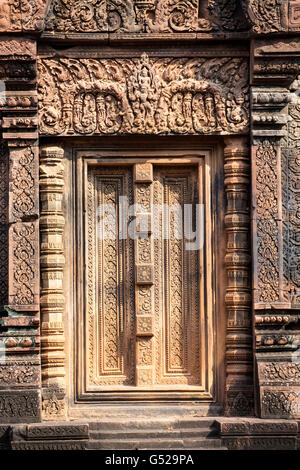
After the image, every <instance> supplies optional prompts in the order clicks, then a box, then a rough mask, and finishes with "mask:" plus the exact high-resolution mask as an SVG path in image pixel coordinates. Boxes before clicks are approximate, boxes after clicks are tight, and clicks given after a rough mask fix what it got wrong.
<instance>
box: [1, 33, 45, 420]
mask: <svg viewBox="0 0 300 470" xmlns="http://www.w3.org/2000/svg"><path fill="white" fill-rule="evenodd" d="M35 64H36V44H35V42H34V41H33V40H29V39H25V38H23V39H12V40H11V39H9V38H7V37H3V38H1V39H0V80H1V81H2V82H1V85H2V86H1V88H2V90H4V89H5V93H3V96H2V97H1V98H2V99H1V103H0V108H1V116H2V121H1V127H2V142H1V150H0V165H1V174H0V186H1V191H2V194H1V209H0V212H1V215H0V217H1V221H0V224H1V226H0V236H1V242H2V243H3V244H2V246H1V262H0V263H1V278H2V279H1V301H0V302H1V305H0V309H1V311H0V317H1V318H0V350H1V352H0V353H1V358H0V421H1V422H11V423H13V422H35V421H39V420H40V358H39V260H38V258H39V221H38V215H39V198H38V140H37V139H38V134H37V93H36V67H35ZM2 276H3V277H2Z"/></svg>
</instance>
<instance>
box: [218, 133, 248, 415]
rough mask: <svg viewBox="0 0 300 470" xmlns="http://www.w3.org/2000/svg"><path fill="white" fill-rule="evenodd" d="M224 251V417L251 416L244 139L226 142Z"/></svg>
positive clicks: (232, 139)
mask: <svg viewBox="0 0 300 470" xmlns="http://www.w3.org/2000/svg"><path fill="white" fill-rule="evenodd" d="M224 153H225V166H224V171H225V190H226V196H227V210H226V214H225V225H226V233H227V249H226V257H225V264H226V269H227V289H226V298H225V299H226V307H227V335H226V403H225V413H226V415H227V416H246V415H251V414H252V413H253V379H252V373H253V366H252V331H251V296H250V253H249V249H250V246H249V238H250V237H249V227H250V225H249V222H250V219H249V210H250V197H249V182H250V181H249V176H250V175H249V170H250V163H249V149H248V145H247V138H245V137H228V138H226V139H225V150H224Z"/></svg>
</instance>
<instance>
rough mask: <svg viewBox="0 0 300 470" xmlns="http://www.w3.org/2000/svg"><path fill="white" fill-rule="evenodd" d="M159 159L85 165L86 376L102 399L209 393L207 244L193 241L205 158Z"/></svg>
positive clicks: (89, 387)
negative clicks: (175, 162) (177, 161)
mask: <svg viewBox="0 0 300 470" xmlns="http://www.w3.org/2000/svg"><path fill="white" fill-rule="evenodd" d="M156 161H158V164H157V165H153V164H152V163H149V162H143V163H135V164H133V165H128V166H124V161H123V165H122V166H104V165H103V166H102V165H100V166H91V167H88V169H87V191H86V196H85V201H86V222H85V236H86V248H85V257H86V262H85V266H86V307H85V325H86V335H85V340H86V348H85V351H86V353H85V354H86V361H85V364H86V372H85V377H86V385H87V389H86V392H88V393H89V392H91V393H92V396H93V394H94V398H96V399H99V398H100V399H101V397H106V398H108V393H109V395H110V399H112V398H113V397H115V398H118V396H121V395H122V394H125V395H126V398H129V399H130V398H138V399H143V398H146V399H147V395H148V393H149V392H151V396H152V397H153V393H154V395H155V394H158V396H159V397H163V398H166V399H168V398H172V396H173V397H174V394H175V395H176V392H180V395H179V394H178V395H177V396H178V397H181V396H182V393H185V394H187V393H188V394H190V393H191V398H192V397H193V396H196V395H197V397H200V395H201V396H203V397H205V398H210V397H211V395H210V390H209V389H208V387H207V375H208V370H207V364H208V362H209V360H208V359H207V354H208V353H207V347H206V346H207V342H206V340H207V338H206V335H207V318H206V315H207V312H205V311H204V302H205V300H204V295H205V294H204V290H205V287H204V280H203V275H204V271H205V269H204V251H205V250H204V248H203V246H201V240H199V235H198V237H197V239H194V240H192V239H193V237H194V233H193V232H194V231H195V223H196V216H197V217H198V219H199V220H197V222H198V224H201V223H202V224H203V220H202V219H201V217H200V215H201V203H202V202H203V197H204V189H203V188H204V186H203V182H202V180H203V162H202V160H201V159H199V162H198V163H196V164H193V165H186V166H182V165H174V166H165V165H164V164H163V163H164V162H163V160H162V161H161V162H160V161H159V160H156ZM198 203H200V205H199V206H196V205H197V204H198ZM133 204H134V205H133ZM199 208H200V209H199ZM196 209H197V210H198V213H197V214H196ZM199 214H200V215H199ZM200 228H201V229H204V227H203V226H202V227H200ZM200 234H201V231H200ZM200 238H201V237H200ZM195 248H196V249H195ZM193 394H196V395H193ZM199 394H200V395H199ZM148 397H149V395H148ZM184 398H185V399H186V398H187V396H185V397H184Z"/></svg>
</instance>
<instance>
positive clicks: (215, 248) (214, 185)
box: [64, 137, 226, 417]
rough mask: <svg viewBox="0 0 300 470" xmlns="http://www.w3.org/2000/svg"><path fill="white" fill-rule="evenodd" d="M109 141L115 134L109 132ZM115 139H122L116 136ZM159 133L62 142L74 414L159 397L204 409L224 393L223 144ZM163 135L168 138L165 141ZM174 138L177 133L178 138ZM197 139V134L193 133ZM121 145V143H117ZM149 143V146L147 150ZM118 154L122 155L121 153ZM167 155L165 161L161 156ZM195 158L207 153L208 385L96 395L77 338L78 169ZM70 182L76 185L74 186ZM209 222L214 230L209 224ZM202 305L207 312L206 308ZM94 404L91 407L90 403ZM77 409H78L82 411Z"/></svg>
mask: <svg viewBox="0 0 300 470" xmlns="http://www.w3.org/2000/svg"><path fill="white" fill-rule="evenodd" d="M111 140H112V141H113V138H111ZM116 140H118V142H119V141H120V140H122V139H120V138H119V137H118V138H116ZM159 140H160V138H159V137H157V138H156V137H151V141H152V142H153V147H152V148H151V147H149V144H146V145H145V144H144V145H143V142H141V146H139V145H137V144H136V142H135V144H132V142H130V143H129V144H128V145H126V142H125V145H118V144H117V143H115V142H114V144H113V145H112V144H111V143H109V144H106V143H105V142H101V144H100V145H99V144H95V145H93V146H92V147H91V146H87V145H86V146H85V145H78V144H76V143H75V144H74V143H73V145H72V144H71V145H70V144H69V142H68V143H67V145H66V147H65V150H66V151H65V155H66V187H67V188H70V190H68V191H67V194H68V197H67V198H66V200H65V219H66V230H65V253H66V258H67V259H73V263H72V266H69V267H68V263H67V264H66V270H65V271H66V272H65V276H64V278H65V296H66V312H65V319H66V325H65V328H66V333H67V338H68V340H67V348H68V354H67V366H66V367H67V370H68V384H67V396H68V401H69V412H70V414H71V415H72V416H73V415H74V416H75V415H76V416H77V417H78V416H81V414H80V413H81V411H82V412H83V409H84V407H86V406H88V409H89V410H90V412H91V409H93V412H92V413H95V412H96V411H95V410H96V409H98V408H101V407H103V406H105V405H106V406H110V405H113V404H114V405H116V404H121V403H123V404H124V403H125V404H126V403H128V404H129V403H131V404H133V403H136V404H140V405H143V404H146V405H149V404H158V403H160V404H161V403H165V404H167V403H176V404H179V403H181V404H183V403H192V402H193V403H194V404H197V403H198V404H201V405H206V406H207V409H208V410H209V408H210V407H211V405H213V404H222V403H223V397H224V369H225V335H226V322H225V302H224V296H225V289H226V281H225V279H226V278H225V270H224V253H225V230H224V198H225V192H224V177H223V148H222V147H223V146H222V142H221V140H218V138H217V139H215V143H208V144H207V143H205V141H204V140H202V142H201V139H199V138H198V139H197V142H196V144H195V143H190V142H189V140H190V139H189V138H185V139H180V145H178V143H177V142H176V143H175V139H174V138H173V139H172V138H171V139H165V142H163V143H160V144H159V145H158V141H159ZM166 140H167V142H166ZM176 140H177V139H176ZM193 140H195V139H193ZM118 147H119V148H118ZM149 148H150V150H149ZM121 155H122V156H121ZM162 158H163V159H166V160H165V161H163V160H162ZM199 158H204V159H205V180H206V183H205V188H206V189H205V191H206V200H207V201H209V202H208V203H209V205H210V214H211V217H210V220H209V224H208V225H207V226H206V230H207V233H210V234H211V236H210V237H209V238H210V247H209V246H208V245H207V250H206V254H205V258H206V269H207V272H210V273H211V276H208V277H209V284H210V287H209V285H207V286H206V293H207V302H208V310H209V313H208V315H209V316H210V319H211V321H210V322H209V323H210V324H209V331H208V334H207V339H208V342H209V349H210V351H211V352H210V354H211V361H210V365H209V369H208V376H209V377H208V378H207V384H208V386H207V390H203V391H200V392H199V391H197V392H186V391H185V390H182V391H180V390H178V391H175V392H168V393H167V394H166V393H165V392H160V391H155V392H153V391H151V390H149V391H148V393H147V396H145V392H146V391H147V389H145V388H143V389H141V390H139V391H134V392H132V391H130V392H121V393H120V392H118V393H115V392H111V391H107V392H104V393H102V394H101V395H100V394H99V396H98V398H97V399H96V398H95V393H90V392H88V391H86V390H85V383H84V377H83V374H82V370H83V362H82V361H83V354H80V344H81V343H80V340H81V334H82V328H81V325H82V321H83V316H82V315H83V308H82V299H83V296H82V287H83V279H82V277H81V272H82V269H80V267H79V266H80V263H82V255H81V254H78V252H77V248H76V247H77V243H78V230H79V231H80V230H81V228H80V226H79V225H78V222H79V213H80V211H81V210H82V208H81V206H80V200H81V201H82V195H83V187H82V169H83V168H84V167H86V165H87V164H93V165H95V164H96V165H99V164H101V163H104V162H105V164H113V163H114V164H116V162H117V163H118V165H120V164H125V165H126V164H128V163H133V162H137V161H138V162H142V161H143V160H145V159H151V161H152V163H157V162H158V163H159V164H165V163H166V162H167V163H175V164H176V163H177V164H179V163H181V164H182V163H193V162H195V161H198V159H199ZM72 188H74V189H72ZM210 225H211V227H212V230H210ZM208 310H206V312H208ZM91 407H92V408H91ZM80 410H81V411H80Z"/></svg>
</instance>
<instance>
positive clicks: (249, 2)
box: [242, 0, 283, 33]
mask: <svg viewBox="0 0 300 470" xmlns="http://www.w3.org/2000/svg"><path fill="white" fill-rule="evenodd" d="M242 3H243V8H244V11H245V13H246V15H247V17H248V18H249V20H250V23H251V24H252V28H253V31H255V32H256V33H271V32H276V31H281V30H282V29H283V28H282V25H281V10H280V3H281V2H279V1H278V0H246V1H245V0H244V1H243V2H242Z"/></svg>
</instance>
